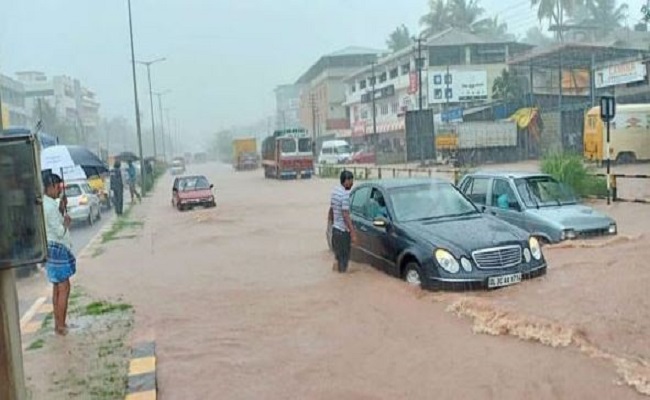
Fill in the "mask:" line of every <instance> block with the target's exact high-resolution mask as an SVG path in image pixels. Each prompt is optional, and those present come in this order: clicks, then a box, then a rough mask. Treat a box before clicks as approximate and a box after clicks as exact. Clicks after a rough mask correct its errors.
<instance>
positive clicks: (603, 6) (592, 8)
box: [572, 0, 629, 38]
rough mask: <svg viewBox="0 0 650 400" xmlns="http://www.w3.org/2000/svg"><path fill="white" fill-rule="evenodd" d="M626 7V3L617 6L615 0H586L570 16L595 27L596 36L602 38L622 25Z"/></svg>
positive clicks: (625, 15)
mask: <svg viewBox="0 0 650 400" xmlns="http://www.w3.org/2000/svg"><path fill="white" fill-rule="evenodd" d="M628 9H629V6H628V5H627V4H626V3H622V4H620V5H618V6H617V5H616V0H586V1H585V2H584V3H582V4H579V5H578V6H577V7H576V9H575V10H574V12H573V14H572V16H573V17H574V18H576V19H578V20H579V21H580V22H581V23H582V24H588V25H592V26H594V27H596V28H597V30H596V36H597V37H598V38H603V37H605V36H607V34H608V33H609V31H611V30H612V29H614V28H620V27H621V26H623V24H624V23H625V18H626V17H627V12H628Z"/></svg>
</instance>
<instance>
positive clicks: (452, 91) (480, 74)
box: [429, 70, 488, 104]
mask: <svg viewBox="0 0 650 400" xmlns="http://www.w3.org/2000/svg"><path fill="white" fill-rule="evenodd" d="M487 98H488V84H487V72H486V71H459V70H448V71H447V70H429V103H431V104H442V103H446V102H450V103H461V102H470V101H477V100H487Z"/></svg>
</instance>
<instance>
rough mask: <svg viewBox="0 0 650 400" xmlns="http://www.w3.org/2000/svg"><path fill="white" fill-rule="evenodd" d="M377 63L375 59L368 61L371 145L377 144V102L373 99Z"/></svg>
mask: <svg viewBox="0 0 650 400" xmlns="http://www.w3.org/2000/svg"><path fill="white" fill-rule="evenodd" d="M376 64H377V61H372V62H371V63H370V71H371V74H372V76H371V77H370V83H371V88H372V92H371V94H370V96H371V97H372V140H371V143H372V144H373V145H375V146H376V145H377V141H378V140H377V102H376V99H375V97H376V96H375V85H376V84H377V77H376V76H375V65H376Z"/></svg>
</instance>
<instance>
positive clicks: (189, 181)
mask: <svg viewBox="0 0 650 400" xmlns="http://www.w3.org/2000/svg"><path fill="white" fill-rule="evenodd" d="M179 187H180V189H181V191H183V192H187V191H191V190H206V189H210V182H208V180H207V178H205V177H203V176H199V177H196V178H186V179H183V180H181V181H180V184H179Z"/></svg>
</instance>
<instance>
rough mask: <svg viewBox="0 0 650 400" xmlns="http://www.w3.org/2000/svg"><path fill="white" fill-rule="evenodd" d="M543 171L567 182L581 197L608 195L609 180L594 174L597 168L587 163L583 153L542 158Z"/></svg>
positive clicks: (558, 154) (552, 155)
mask: <svg viewBox="0 0 650 400" xmlns="http://www.w3.org/2000/svg"><path fill="white" fill-rule="evenodd" d="M541 169H542V172H543V173H545V174H549V175H551V176H552V177H553V178H555V179H557V180H558V181H560V182H563V183H565V184H567V185H568V186H569V187H571V188H572V189H573V191H574V192H575V193H576V194H577V195H578V196H580V197H587V196H598V197H603V196H606V195H607V181H606V180H605V178H603V177H597V176H593V174H594V173H595V170H594V169H593V168H591V167H588V166H587V165H585V163H584V160H583V158H582V155H580V154H572V153H557V154H551V155H548V156H546V157H544V158H543V159H542V165H541Z"/></svg>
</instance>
